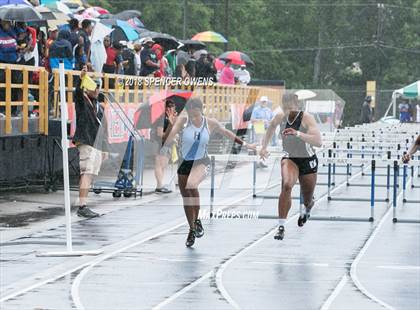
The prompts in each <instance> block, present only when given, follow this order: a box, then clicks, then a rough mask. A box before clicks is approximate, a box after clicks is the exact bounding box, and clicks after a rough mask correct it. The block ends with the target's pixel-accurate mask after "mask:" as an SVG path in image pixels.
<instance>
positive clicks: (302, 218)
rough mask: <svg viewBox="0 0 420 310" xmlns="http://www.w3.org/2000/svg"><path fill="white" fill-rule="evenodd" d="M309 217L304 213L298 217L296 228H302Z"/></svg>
mask: <svg viewBox="0 0 420 310" xmlns="http://www.w3.org/2000/svg"><path fill="white" fill-rule="evenodd" d="M310 217H311V215H310V214H309V213H305V214H302V215H300V216H299V218H298V226H299V227H302V226H303V225H305V223H306V221H307V220H308V219H309V218H310Z"/></svg>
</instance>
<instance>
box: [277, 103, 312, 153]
mask: <svg viewBox="0 0 420 310" xmlns="http://www.w3.org/2000/svg"><path fill="white" fill-rule="evenodd" d="M303 113H304V112H303V111H299V112H298V113H297V114H296V116H295V118H294V119H293V120H291V121H290V120H289V116H290V114H288V115H286V116H285V117H284V118H283V121H282V122H281V124H280V135H281V139H282V143H283V151H285V152H286V153H288V157H296V158H308V157H312V156H313V155H315V151H314V149H313V148H312V146H311V145H310V144H309V143H306V142H304V141H303V140H301V139H300V138H298V137H296V136H291V135H290V136H284V135H282V132H283V130H285V129H286V128H293V129H295V130H298V131H300V132H303V133H306V132H307V131H308V130H307V128H304V127H302V126H301V125H302V118H303Z"/></svg>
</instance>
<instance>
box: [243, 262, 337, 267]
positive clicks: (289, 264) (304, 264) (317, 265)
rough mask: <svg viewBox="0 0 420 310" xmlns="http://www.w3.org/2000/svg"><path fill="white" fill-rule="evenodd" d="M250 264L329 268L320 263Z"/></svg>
mask: <svg viewBox="0 0 420 310" xmlns="http://www.w3.org/2000/svg"><path fill="white" fill-rule="evenodd" d="M251 264H261V265H286V266H313V267H329V266H330V265H329V264H322V263H288V262H251Z"/></svg>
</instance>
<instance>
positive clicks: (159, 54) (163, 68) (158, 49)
mask: <svg viewBox="0 0 420 310" xmlns="http://www.w3.org/2000/svg"><path fill="white" fill-rule="evenodd" d="M152 50H153V51H154V52H155V54H156V59H157V60H158V61H159V66H160V68H159V70H157V71H155V77H164V76H168V66H169V64H168V60H167V59H166V57H165V56H164V53H163V47H162V46H161V45H160V44H157V43H155V44H154V45H153V46H152Z"/></svg>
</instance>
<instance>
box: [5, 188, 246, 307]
mask: <svg viewBox="0 0 420 310" xmlns="http://www.w3.org/2000/svg"><path fill="white" fill-rule="evenodd" d="M249 197H252V193H250V194H248V195H246V196H245V197H241V198H239V199H237V200H235V201H233V202H231V203H229V204H228V205H227V206H226V207H225V208H229V207H230V205H233V204H236V203H238V202H239V201H241V200H244V199H247V198H249ZM178 220H182V222H181V223H179V224H176V225H175V226H172V227H171V228H169V230H173V229H177V228H178V227H181V226H182V225H185V224H186V221H185V220H184V217H180V218H178V219H176V220H174V222H176V221H178ZM165 232H166V230H164V231H161V232H160V233H157V234H156V235H161V234H163V233H165ZM141 234H144V232H141V233H139V235H141ZM156 235H153V236H152V237H149V238H146V239H152V238H155V237H156ZM134 238H135V236H134V237H132V238H128V239H134ZM141 241H143V242H146V241H148V240H145V239H142V240H141ZM120 242H122V241H120ZM117 243H118V242H117ZM132 244H133V243H130V244H129V245H132ZM137 244H138V242H136V245H137ZM114 245H115V244H114ZM112 246H113V245H110V246H109V247H112ZM132 246H135V245H132ZM124 248H125V247H124ZM100 257H101V256H99V257H96V258H95V259H98V258H100ZM92 262H94V259H93V260H91V261H88V262H85V263H82V264H80V265H77V266H76V267H73V268H70V269H68V270H66V271H63V272H59V273H57V274H56V275H54V276H51V277H48V278H47V279H45V280H42V281H39V282H37V283H34V284H32V285H29V286H27V287H25V288H23V289H20V290H18V291H16V292H13V293H10V294H8V295H5V296H4V297H1V298H0V305H1V303H3V302H5V301H7V300H9V299H12V298H15V297H17V296H19V295H22V294H25V293H27V292H29V291H32V290H34V289H37V288H39V287H41V286H43V285H46V284H48V283H51V282H53V281H56V280H58V279H60V278H62V277H64V276H66V275H68V274H71V273H74V272H76V271H78V270H80V269H83V268H85V267H87V266H89V265H90V264H91V263H92Z"/></svg>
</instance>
